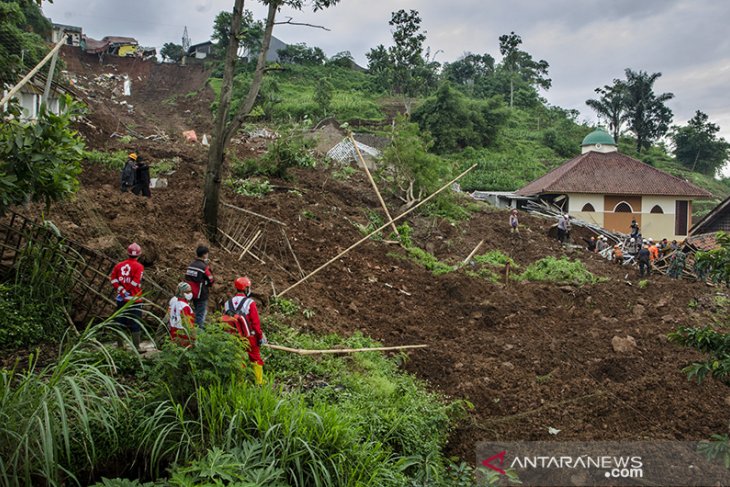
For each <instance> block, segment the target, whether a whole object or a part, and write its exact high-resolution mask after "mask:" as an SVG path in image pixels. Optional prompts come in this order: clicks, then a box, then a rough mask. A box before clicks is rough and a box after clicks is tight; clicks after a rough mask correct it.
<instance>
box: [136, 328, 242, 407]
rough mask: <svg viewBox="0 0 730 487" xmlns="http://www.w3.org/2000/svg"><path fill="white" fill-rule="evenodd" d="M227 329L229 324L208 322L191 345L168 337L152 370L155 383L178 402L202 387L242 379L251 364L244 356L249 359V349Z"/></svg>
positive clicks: (152, 378)
mask: <svg viewBox="0 0 730 487" xmlns="http://www.w3.org/2000/svg"><path fill="white" fill-rule="evenodd" d="M227 329H228V325H225V324H223V323H221V322H213V323H208V324H207V325H206V327H205V330H202V331H199V332H198V333H197V335H196V337H195V341H194V346H193V347H190V348H185V347H181V346H179V345H178V344H176V343H174V342H172V341H170V340H165V342H164V343H163V345H162V351H161V353H160V354H158V356H157V360H156V361H155V364H154V366H153V367H152V370H151V371H150V380H151V382H152V383H154V384H158V385H161V386H162V387H164V388H165V389H166V392H167V393H168V394H169V395H170V397H172V398H173V399H174V400H176V401H177V402H180V403H184V402H185V401H186V400H187V399H188V398H189V397H191V396H192V395H193V394H194V392H195V390H196V389H197V388H198V387H208V386H210V385H214V384H220V383H226V382H228V381H230V380H233V381H238V380H240V379H242V378H243V375H244V373H245V368H244V364H245V363H247V362H246V361H244V358H245V359H246V360H248V358H247V357H246V356H245V350H246V348H245V345H244V342H243V341H242V340H241V339H240V338H239V337H238V336H236V335H232V334H230V333H228V332H227V331H226V330H227ZM194 331H195V330H194ZM181 378H184V380H181Z"/></svg>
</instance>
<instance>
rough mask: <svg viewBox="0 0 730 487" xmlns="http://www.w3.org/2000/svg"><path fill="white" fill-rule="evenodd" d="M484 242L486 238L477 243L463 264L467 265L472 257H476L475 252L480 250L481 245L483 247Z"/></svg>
mask: <svg viewBox="0 0 730 487" xmlns="http://www.w3.org/2000/svg"><path fill="white" fill-rule="evenodd" d="M483 243H484V240H482V241H481V242H479V243H478V244H477V246H476V247H474V250H472V251H471V254H469V255H467V256H466V259H464V261H463V262H462V263H461V265H466V264H467V263H468V262H469V261H470V260H471V258H472V257H474V254H476V253H477V250H479V247H481V246H482V244H483Z"/></svg>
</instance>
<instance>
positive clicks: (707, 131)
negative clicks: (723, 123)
mask: <svg viewBox="0 0 730 487" xmlns="http://www.w3.org/2000/svg"><path fill="white" fill-rule="evenodd" d="M719 131H720V126H719V125H717V124H714V123H712V122H710V121H709V117H708V116H707V114H705V113H703V112H701V111H699V110H697V112H695V116H694V117H692V119H691V120H690V121H689V122H687V125H685V126H683V127H674V130H673V132H672V140H673V141H674V146H675V149H674V155H675V156H676V157H677V160H678V161H679V162H681V163H682V164H683V165H684V166H685V167H688V168H690V169H691V170H692V171H697V172H700V173H702V174H707V175H708V176H714V175H715V174H716V173H717V171H718V170H719V169H720V168H722V166H723V165H724V164H725V162H726V161H727V159H728V154H729V152H728V151H730V144H729V143H728V142H727V141H726V140H725V139H724V138H722V137H721V138H718V137H717V133H718V132H719Z"/></svg>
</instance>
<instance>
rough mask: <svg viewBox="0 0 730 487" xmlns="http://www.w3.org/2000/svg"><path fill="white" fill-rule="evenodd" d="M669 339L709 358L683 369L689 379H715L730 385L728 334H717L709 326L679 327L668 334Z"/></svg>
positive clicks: (729, 343) (729, 339)
mask: <svg viewBox="0 0 730 487" xmlns="http://www.w3.org/2000/svg"><path fill="white" fill-rule="evenodd" d="M669 339H670V340H671V341H672V342H674V343H679V344H680V345H684V346H687V347H692V348H694V349H696V350H699V351H700V352H703V353H706V354H708V355H709V356H710V358H709V359H708V360H706V361H704V362H695V363H693V364H691V365H689V366H687V367H685V368H684V372H685V373H686V374H687V377H688V378H689V379H696V380H697V382H702V381H704V380H705V379H706V378H707V377H716V378H718V379H722V380H726V381H728V382H729V383H730V380H729V379H730V333H722V332H719V331H717V330H715V329H713V328H712V327H710V326H707V327H705V328H694V327H686V326H681V327H679V328H678V329H677V331H675V332H672V333H670V334H669Z"/></svg>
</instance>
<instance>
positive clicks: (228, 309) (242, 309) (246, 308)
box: [223, 293, 264, 339]
mask: <svg viewBox="0 0 730 487" xmlns="http://www.w3.org/2000/svg"><path fill="white" fill-rule="evenodd" d="M242 300H243V301H242ZM237 310H238V312H236V311H237ZM223 311H224V312H225V314H227V315H229V316H238V317H240V318H241V320H240V321H241V327H242V329H243V330H244V333H245V334H246V336H254V337H256V338H257V339H261V338H263V336H264V334H263V332H262V331H261V321H260V320H259V312H258V310H257V309H256V302H255V301H254V300H253V299H251V298H249V297H248V296H246V295H245V294H244V293H238V294H236V295H235V296H233V297H232V298H231V299H229V300H228V301H226V304H225V305H224V307H223Z"/></svg>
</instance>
